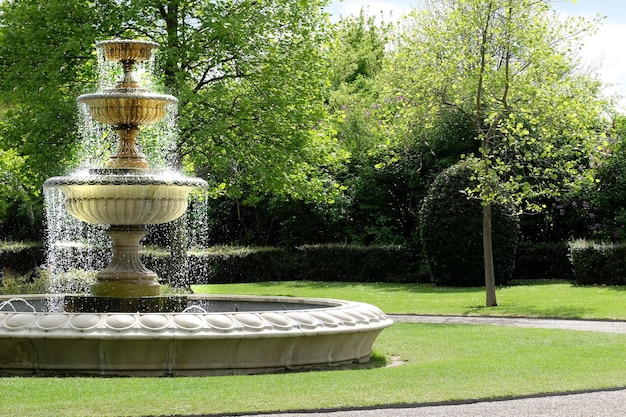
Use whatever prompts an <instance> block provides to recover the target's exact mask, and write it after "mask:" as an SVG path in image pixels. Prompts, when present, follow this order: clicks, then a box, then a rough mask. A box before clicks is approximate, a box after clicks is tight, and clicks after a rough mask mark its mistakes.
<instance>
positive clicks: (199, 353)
mask: <svg viewBox="0 0 626 417" xmlns="http://www.w3.org/2000/svg"><path fill="white" fill-rule="evenodd" d="M23 297H24V298H26V299H27V301H29V302H30V303H32V304H33V305H35V304H38V303H40V302H41V300H42V299H43V297H42V296H23ZM4 299H7V297H5V298H4ZM188 299H189V303H190V305H201V306H202V307H203V308H204V310H205V311H202V312H183V313H66V312H47V313H46V312H41V311H0V372H4V373H9V374H34V373H44V374H45V373H60V374H74V373H77V374H99V375H135V376H157V375H227V374H252V373H264V372H277V371H284V370H291V369H302V368H311V367H319V366H328V365H341V364H347V363H362V362H367V361H369V359H370V355H371V353H372V345H373V343H374V340H375V339H376V337H377V336H378V334H379V333H380V332H381V331H382V330H383V329H384V328H386V327H388V326H390V325H391V324H392V323H393V322H392V320H391V319H389V318H388V317H387V316H386V315H385V314H384V313H383V312H382V311H380V310H379V309H378V308H376V307H375V306H372V305H370V304H365V303H359V302H352V301H344V300H332V299H315V298H296V297H256V296H234V295H212V296H198V295H192V296H188ZM2 300H3V299H2V298H0V302H1V301H2ZM17 304H19V303H17ZM216 309H218V310H221V311H214V310H216ZM4 310H6V307H5V309H4ZM26 310H28V308H26Z"/></svg>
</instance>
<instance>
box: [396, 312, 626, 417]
mask: <svg viewBox="0 0 626 417" xmlns="http://www.w3.org/2000/svg"><path fill="white" fill-rule="evenodd" d="M389 317H391V318H392V319H393V320H394V321H396V322H405V323H438V324H474V325H493V326H511V327H532V328H537V329H562V330H580V331H586V332H602V333H626V322H625V321H603V320H554V319H526V318H510V317H467V316H424V315H403V314H397V315H394V314H391V315H389ZM625 382H626V381H625ZM624 415H626V413H625V414H624Z"/></svg>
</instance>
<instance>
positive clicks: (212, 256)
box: [143, 244, 415, 285]
mask: <svg viewBox="0 0 626 417" xmlns="http://www.w3.org/2000/svg"><path fill="white" fill-rule="evenodd" d="M169 256H170V255H169V253H167V251H165V250H154V249H150V250H147V251H145V253H144V256H143V260H144V263H145V264H146V266H147V267H148V268H150V269H152V270H153V271H155V272H156V273H157V274H158V275H159V276H160V277H161V281H162V282H164V283H169V280H168V274H169V272H168V267H169V265H168V264H169ZM413 263H414V262H413V255H412V253H411V252H410V251H408V250H407V249H405V248H403V247H401V246H361V245H336V244H328V245H304V246H300V247H298V248H296V249H294V250H286V249H281V248H274V247H253V248H249V247H231V246H218V247H211V248H208V249H205V250H198V251H196V250H193V251H190V252H189V254H188V262H187V268H188V273H187V281H186V282H185V283H176V284H177V285H193V284H222V283H239V282H266V281H287V280H289V281H291V280H316V281H348V282H385V281H387V282H414V280H415V277H414V275H413V274H412V269H413V268H412V267H413ZM171 284H174V283H171Z"/></svg>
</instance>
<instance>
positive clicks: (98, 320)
mask: <svg viewBox="0 0 626 417" xmlns="http://www.w3.org/2000/svg"><path fill="white" fill-rule="evenodd" d="M14 297H16V298H17V297H18V296H14ZM187 297H188V298H189V300H190V301H193V300H196V301H205V302H209V303H210V301H211V300H216V301H218V300H227V301H237V302H241V303H245V302H247V301H248V302H268V303H285V304H289V305H290V309H284V310H271V311H238V312H206V313H205V312H182V313H66V312H13V311H0V338H13V337H15V338H19V337H24V336H26V335H27V336H28V338H51V339H52V338H58V337H62V338H64V339H87V338H111V339H119V338H130V339H144V338H146V339H150V338H154V337H155V336H156V335H159V337H166V338H167V337H168V336H169V337H172V338H177V339H178V338H184V339H195V338H198V339H202V338H207V337H211V338H232V337H237V338H264V337H289V336H294V335H307V334H309V335H316V336H317V335H332V334H335V333H353V332H354V333H358V332H364V331H372V330H382V329H383V328H386V327H388V326H390V325H391V324H392V323H393V321H392V320H391V319H390V318H388V317H387V316H386V315H385V314H384V313H383V312H382V311H381V310H380V309H378V308H377V307H375V306H372V305H370V304H366V303H360V302H353V301H344V300H333V299H315V298H313V299H312V298H297V297H257V296H229V295H214V296H197V295H190V296H187ZM19 298H23V299H25V300H26V301H28V300H33V301H34V300H41V299H42V296H41V295H39V296H19ZM8 299H9V297H6V296H5V297H2V298H0V301H3V300H4V301H6V300H8ZM298 303H302V304H305V305H307V306H309V307H307V308H305V309H302V310H299V309H297V304H298ZM311 304H314V305H316V307H315V308H310V305H311ZM318 306H319V307H318Z"/></svg>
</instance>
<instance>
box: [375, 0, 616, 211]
mask: <svg viewBox="0 0 626 417" xmlns="http://www.w3.org/2000/svg"><path fill="white" fill-rule="evenodd" d="M408 21H409V22H410V23H411V24H407V25H406V27H407V28H408V29H406V31H405V32H404V33H403V37H402V40H401V41H400V42H399V46H398V48H397V50H396V53H395V54H394V56H393V58H392V60H390V63H389V65H390V69H389V74H388V76H387V77H388V80H389V83H388V86H389V87H388V90H389V92H388V93H387V94H388V96H389V97H396V98H399V97H404V98H405V99H404V100H402V105H401V106H396V109H395V113H396V114H397V115H399V116H401V119H404V120H406V125H405V126H404V128H403V129H404V130H405V131H415V130H416V129H426V130H427V129H430V127H431V126H434V124H435V121H436V120H437V119H438V118H439V117H440V114H441V111H442V110H441V109H442V108H444V109H446V108H447V109H450V108H451V109H454V110H455V111H457V112H459V113H461V114H463V115H464V116H465V117H467V119H468V121H469V122H470V123H471V125H472V126H473V131H474V133H473V135H472V137H473V138H474V139H475V140H476V141H477V142H478V143H479V144H480V150H479V151H478V152H476V153H474V155H475V156H477V157H479V158H480V159H481V164H478V165H476V178H477V182H476V186H475V189H474V193H475V194H476V195H477V196H478V197H479V198H480V199H481V200H482V201H484V202H497V201H500V200H501V199H504V200H509V199H511V198H513V199H514V201H515V203H516V205H517V207H518V209H519V210H523V211H540V210H541V209H543V207H542V206H541V205H536V204H534V203H535V200H533V199H534V198H536V197H537V196H550V197H552V196H555V195H559V194H560V193H561V192H562V190H563V189H567V187H576V186H577V185H576V184H578V183H580V182H582V181H583V180H587V181H588V180H589V179H590V178H591V176H590V173H589V172H588V171H587V170H586V168H588V167H589V163H588V160H589V157H590V156H591V155H594V154H595V153H596V151H597V145H598V144H601V143H602V138H603V134H604V127H605V126H603V122H602V121H601V114H602V113H603V111H605V109H606V108H607V105H608V103H607V102H605V101H604V100H603V99H602V98H601V90H600V87H601V84H600V83H599V81H598V80H597V79H596V78H595V77H594V76H593V75H589V74H588V72H585V71H583V69H582V68H579V67H578V61H577V59H576V55H575V51H577V49H578V46H579V44H580V39H581V36H582V35H583V34H586V33H592V32H593V30H594V24H595V23H596V22H588V21H584V20H581V19H570V20H565V21H562V20H559V19H557V17H556V15H555V12H553V11H551V10H550V5H549V3H548V2H544V1H529V0H528V1H527V0H523V1H519V2H515V3H511V2H509V1H500V0H497V1H491V0H490V1H469V0H451V1H448V2H427V6H426V7H424V8H422V9H419V10H416V11H415V12H414V13H413V14H412V15H411V16H410V18H409V19H408ZM556 22H558V24H557V23H556ZM416 40H419V41H416ZM417 123H419V124H417ZM420 126H423V127H420ZM466 155H467V156H468V157H469V156H473V155H470V154H466ZM498 182H499V183H500V184H501V186H498V187H494V186H493V185H494V184H496V183H498Z"/></svg>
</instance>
